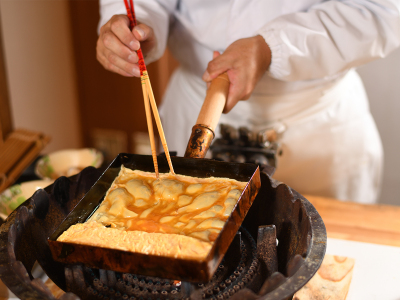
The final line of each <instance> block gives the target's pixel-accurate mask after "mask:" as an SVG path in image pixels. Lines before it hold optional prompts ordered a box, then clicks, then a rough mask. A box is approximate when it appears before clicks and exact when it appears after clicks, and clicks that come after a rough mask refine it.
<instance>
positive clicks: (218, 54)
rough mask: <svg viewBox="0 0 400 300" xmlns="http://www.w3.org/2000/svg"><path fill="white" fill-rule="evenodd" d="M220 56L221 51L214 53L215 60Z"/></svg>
mask: <svg viewBox="0 0 400 300" xmlns="http://www.w3.org/2000/svg"><path fill="white" fill-rule="evenodd" d="M220 55H221V53H219V51H214V52H213V59H215V58H217V57H218V56H220Z"/></svg>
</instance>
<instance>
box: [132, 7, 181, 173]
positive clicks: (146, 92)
mask: <svg viewBox="0 0 400 300" xmlns="http://www.w3.org/2000/svg"><path fill="white" fill-rule="evenodd" d="M124 2H125V7H126V11H127V14H128V18H129V21H130V29H131V30H132V29H133V28H134V27H135V26H136V25H137V23H136V17H135V11H134V8H133V0H129V4H128V0H124ZM137 54H138V57H139V68H140V79H141V82H142V91H143V98H144V107H145V111H146V119H147V127H148V130H149V137H150V146H151V154H152V156H153V163H154V170H155V173H156V176H157V178H158V176H159V172H158V163H157V154H156V146H155V141H154V131H153V122H152V118H151V111H150V106H151V109H152V110H153V114H154V119H155V121H156V124H157V128H158V132H159V134H160V138H161V143H162V146H163V149H164V152H165V155H166V157H167V161H168V165H169V169H170V172H171V173H172V174H175V172H174V168H173V166H172V162H171V157H170V155H169V151H168V146H167V141H166V140H165V135H164V130H163V127H162V124H161V119H160V115H159V114H158V109H157V104H156V101H155V99H154V93H153V89H152V87H151V83H150V78H149V75H148V73H147V69H146V64H145V62H144V58H143V53H142V49H139V50H138V51H137Z"/></svg>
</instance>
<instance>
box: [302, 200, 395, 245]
mask: <svg viewBox="0 0 400 300" xmlns="http://www.w3.org/2000/svg"><path fill="white" fill-rule="evenodd" d="M304 197H305V198H306V199H307V200H309V201H310V202H311V203H312V204H313V205H314V207H315V208H316V209H317V211H318V212H319V214H320V215H321V217H322V219H323V221H324V223H325V226H326V231H327V234H328V237H330V238H337V239H343V240H351V241H358V242H366V243H373V244H381V245H389V246H397V247H400V206H391V205H382V204H377V205H376V204H373V205H369V204H359V203H354V202H343V201H338V200H335V199H330V198H324V197H317V196H311V195H304Z"/></svg>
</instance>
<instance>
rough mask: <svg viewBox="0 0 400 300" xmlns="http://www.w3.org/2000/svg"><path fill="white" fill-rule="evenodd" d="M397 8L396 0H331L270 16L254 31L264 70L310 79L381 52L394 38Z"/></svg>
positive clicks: (398, 32) (398, 28) (399, 30)
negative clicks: (265, 49) (266, 62)
mask: <svg viewBox="0 0 400 300" xmlns="http://www.w3.org/2000/svg"><path fill="white" fill-rule="evenodd" d="M399 9H400V0H375V1H367V0H347V1H346V0H337V1H325V2H322V3H320V4H318V5H315V6H312V7H311V8H310V9H309V10H307V11H305V12H296V13H291V14H287V15H283V16H280V17H278V18H276V19H274V20H273V21H271V22H269V23H268V24H266V25H265V26H264V27H262V28H261V29H260V30H259V32H258V34H260V35H261V36H263V37H264V39H265V41H266V42H267V44H268V45H269V46H270V48H271V52H272V61H271V65H270V68H269V74H270V76H272V77H274V78H277V79H281V80H286V81H295V80H312V79H317V78H323V77H327V76H333V75H334V74H337V73H339V72H342V71H345V70H347V69H350V68H352V67H357V66H360V65H362V64H364V63H367V62H369V61H371V60H374V59H376V58H379V57H384V56H386V55H387V54H388V53H390V52H391V51H392V50H394V49H395V48H396V47H398V46H399V44H400V16H399Z"/></svg>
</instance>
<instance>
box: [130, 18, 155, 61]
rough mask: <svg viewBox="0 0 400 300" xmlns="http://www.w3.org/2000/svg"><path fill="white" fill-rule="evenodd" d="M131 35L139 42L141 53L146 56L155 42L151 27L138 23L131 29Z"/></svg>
mask: <svg viewBox="0 0 400 300" xmlns="http://www.w3.org/2000/svg"><path fill="white" fill-rule="evenodd" d="M132 33H133V36H134V37H135V38H136V39H137V40H138V41H139V42H140V45H141V48H142V52H143V55H144V56H146V55H147V53H149V52H150V51H151V50H152V49H153V48H154V47H155V44H156V41H155V36H154V31H153V28H151V27H149V26H147V25H146V24H139V25H137V26H135V28H134V29H133V30H132Z"/></svg>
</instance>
